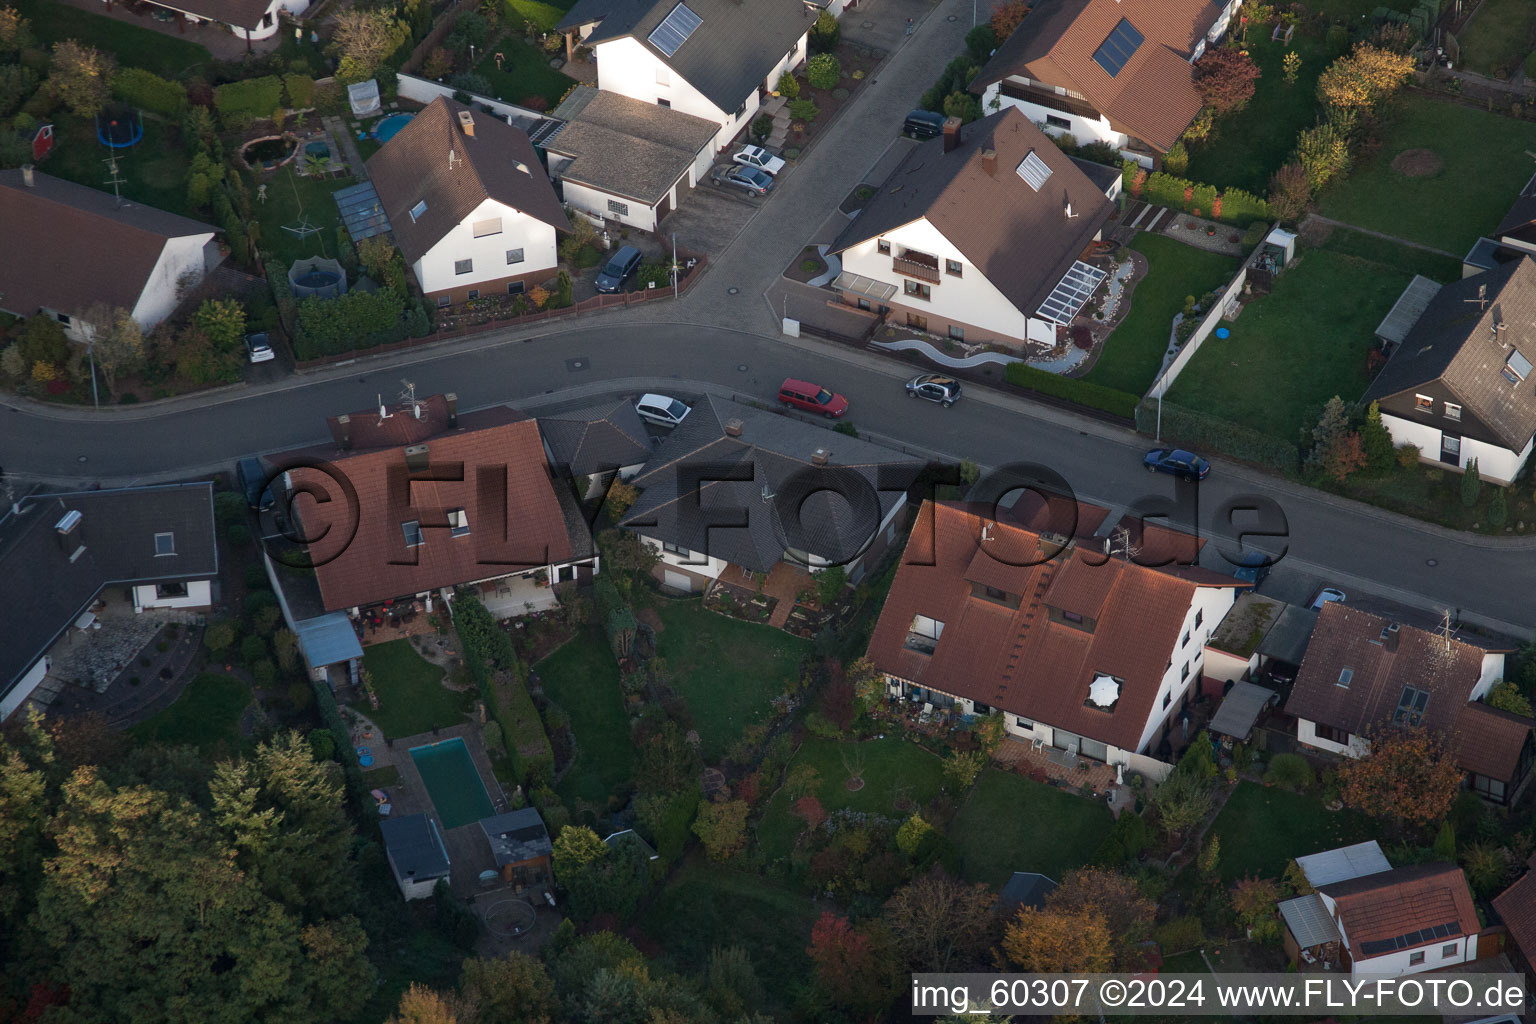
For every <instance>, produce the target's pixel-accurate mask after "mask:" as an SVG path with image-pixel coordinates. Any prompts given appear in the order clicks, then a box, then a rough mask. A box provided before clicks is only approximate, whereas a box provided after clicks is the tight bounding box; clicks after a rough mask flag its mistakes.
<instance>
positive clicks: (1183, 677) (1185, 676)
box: [1179, 661, 1189, 683]
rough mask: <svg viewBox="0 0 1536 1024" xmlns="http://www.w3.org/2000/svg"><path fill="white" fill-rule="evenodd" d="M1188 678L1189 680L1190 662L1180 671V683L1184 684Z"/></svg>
mask: <svg viewBox="0 0 1536 1024" xmlns="http://www.w3.org/2000/svg"><path fill="white" fill-rule="evenodd" d="M1188 678H1189V662H1187V661H1186V662H1185V663H1184V667H1183V668H1181V669H1180V670H1179V682H1181V683H1182V682H1183V681H1184V680H1186V679H1188Z"/></svg>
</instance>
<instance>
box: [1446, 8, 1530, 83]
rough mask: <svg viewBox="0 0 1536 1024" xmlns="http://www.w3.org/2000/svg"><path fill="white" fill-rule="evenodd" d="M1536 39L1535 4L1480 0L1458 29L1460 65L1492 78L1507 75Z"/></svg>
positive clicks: (1524, 56) (1528, 51)
mask: <svg viewBox="0 0 1536 1024" xmlns="http://www.w3.org/2000/svg"><path fill="white" fill-rule="evenodd" d="M1533 40H1536V4H1532V3H1531V0H1483V3H1482V6H1481V7H1479V8H1478V9H1477V13H1476V14H1474V15H1473V16H1472V20H1471V22H1469V23H1468V24H1467V27H1466V28H1464V29H1462V31H1461V35H1459V36H1458V37H1457V42H1459V43H1460V44H1461V64H1460V66H1461V67H1464V68H1466V69H1467V70H1468V71H1476V72H1477V73H1478V74H1480V75H1488V76H1490V77H1493V78H1510V77H1512V76H1513V75H1514V74H1515V72H1517V71H1519V70H1520V64H1521V62H1522V61H1524V60H1525V58H1526V55H1527V54H1529V53H1530V52H1531V45H1532V42H1533Z"/></svg>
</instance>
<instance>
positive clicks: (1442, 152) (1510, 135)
mask: <svg viewBox="0 0 1536 1024" xmlns="http://www.w3.org/2000/svg"><path fill="white" fill-rule="evenodd" d="M1380 135H1381V146H1380V148H1379V149H1377V150H1376V152H1374V153H1373V154H1371V155H1370V156H1369V157H1367V158H1365V159H1364V160H1362V161H1361V162H1360V163H1359V164H1358V165H1357V166H1356V168H1355V170H1354V173H1352V174H1351V175H1350V176H1349V178H1348V179H1347V180H1345V181H1342V182H1339V183H1338V184H1336V185H1332V186H1330V187H1329V188H1327V189H1326V190H1325V191H1324V193H1323V195H1322V198H1321V209H1322V213H1323V215H1324V216H1325V217H1331V218H1333V219H1335V220H1340V221H1343V222H1344V223H1346V224H1353V225H1355V226H1357V227H1362V228H1370V229H1372V230H1375V231H1381V232H1385V233H1386V234H1389V235H1393V236H1396V237H1398V238H1406V239H1408V240H1409V241H1413V242H1418V243H1420V244H1422V245H1431V246H1434V247H1435V248H1437V249H1443V250H1445V251H1446V252H1449V253H1451V254H1452V255H1458V256H1459V255H1460V254H1461V253H1464V252H1466V251H1467V250H1468V249H1469V248H1471V246H1472V243H1473V242H1475V241H1477V239H1478V236H1479V235H1481V234H1482V233H1483V232H1484V231H1486V230H1488V229H1489V228H1490V227H1491V226H1492V225H1495V224H1498V223H1499V221H1501V220H1503V219H1504V214H1505V212H1506V211H1507V210H1508V209H1509V204H1510V202H1511V201H1512V200H1513V198H1514V197H1515V196H1517V195H1519V193H1520V189H1521V187H1522V186H1524V185H1525V183H1526V181H1527V180H1528V179H1529V178H1530V176H1531V158H1530V157H1529V156H1527V155H1526V153H1527V151H1528V150H1536V125H1533V124H1531V123H1530V122H1529V121H1515V120H1511V119H1510V118H1507V117H1501V116H1500V115H1498V114H1492V113H1489V112H1488V111H1486V110H1478V109H1476V108H1474V107H1465V106H1462V105H1461V104H1459V103H1453V102H1451V101H1450V100H1444V99H1439V98H1435V97H1431V96H1425V95H1422V94H1420V93H1414V92H1411V93H1407V94H1405V95H1404V96H1403V98H1402V99H1401V100H1400V101H1399V102H1398V103H1397V104H1396V106H1395V107H1394V109H1393V110H1392V111H1391V112H1390V113H1389V114H1388V115H1387V118H1386V121H1385V122H1384V123H1383V125H1382V127H1381V132H1380ZM1420 148H1423V149H1430V150H1432V151H1434V153H1435V154H1436V155H1438V156H1439V157H1440V159H1441V160H1442V161H1443V162H1444V166H1443V167H1442V168H1441V169H1440V170H1439V171H1438V172H1437V173H1435V174H1430V175H1426V176H1425V177H1422V178H1409V177H1406V176H1405V175H1402V174H1399V173H1398V172H1397V171H1394V170H1393V169H1392V161H1393V159H1394V158H1396V157H1397V155H1398V154H1399V153H1402V152H1403V151H1404V150H1409V149H1420ZM1373 326H1374V325H1373Z"/></svg>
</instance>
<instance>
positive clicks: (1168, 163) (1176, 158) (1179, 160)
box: [1163, 142, 1189, 175]
mask: <svg viewBox="0 0 1536 1024" xmlns="http://www.w3.org/2000/svg"><path fill="white" fill-rule="evenodd" d="M1163 166H1164V167H1166V168H1168V173H1169V174H1173V175H1181V174H1183V173H1184V172H1185V171H1187V170H1189V150H1187V149H1185V148H1184V143H1182V142H1175V143H1174V144H1173V146H1172V148H1170V149H1169V150H1168V152H1167V154H1166V155H1164V157H1163Z"/></svg>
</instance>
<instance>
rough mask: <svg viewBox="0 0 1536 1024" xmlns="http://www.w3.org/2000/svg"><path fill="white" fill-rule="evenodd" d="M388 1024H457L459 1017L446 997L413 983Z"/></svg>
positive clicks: (401, 998) (402, 997)
mask: <svg viewBox="0 0 1536 1024" xmlns="http://www.w3.org/2000/svg"><path fill="white" fill-rule="evenodd" d="M388 1024H459V1017H458V1014H456V1013H455V1012H454V1008H453V1004H452V1003H451V1002H449V1000H448V999H447V998H446V997H444V996H442V995H439V994H438V993H436V992H434V991H432V990H431V989H430V988H427V987H426V986H425V985H419V984H417V983H416V982H414V981H413V982H411V987H410V988H408V989H406V990H405V994H404V995H402V996H401V997H400V1006H399V1008H397V1009H396V1010H395V1015H394V1016H393V1017H391V1018H389V1022H388Z"/></svg>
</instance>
